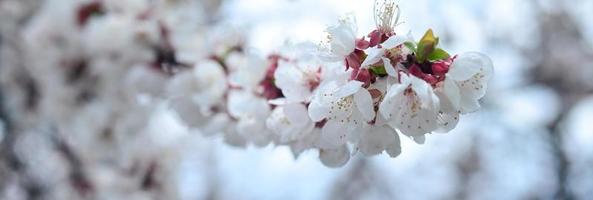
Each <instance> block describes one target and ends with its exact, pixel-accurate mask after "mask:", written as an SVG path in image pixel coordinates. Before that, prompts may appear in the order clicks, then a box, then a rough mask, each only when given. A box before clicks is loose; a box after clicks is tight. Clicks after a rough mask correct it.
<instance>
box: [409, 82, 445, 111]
mask: <svg viewBox="0 0 593 200" xmlns="http://www.w3.org/2000/svg"><path fill="white" fill-rule="evenodd" d="M410 80H411V86H412V90H414V92H415V93H416V95H417V96H418V98H420V102H421V105H422V107H423V108H427V109H433V108H435V107H437V106H438V97H436V94H434V91H433V89H432V86H430V84H428V83H427V82H426V81H424V80H422V79H419V78H416V77H410Z"/></svg>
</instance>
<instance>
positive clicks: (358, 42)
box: [168, 1, 493, 167]
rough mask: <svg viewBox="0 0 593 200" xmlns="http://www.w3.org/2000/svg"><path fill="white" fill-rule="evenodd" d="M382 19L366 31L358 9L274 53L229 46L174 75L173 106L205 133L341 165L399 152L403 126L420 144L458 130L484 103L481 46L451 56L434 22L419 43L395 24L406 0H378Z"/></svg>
mask: <svg viewBox="0 0 593 200" xmlns="http://www.w3.org/2000/svg"><path fill="white" fill-rule="evenodd" d="M376 3H377V4H376V7H375V9H376V10H375V15H376V16H375V17H376V18H375V21H376V24H377V27H376V29H375V30H373V31H371V32H370V33H369V34H368V36H367V37H358V36H357V35H356V33H357V31H358V30H357V27H356V22H355V20H354V18H353V17H345V18H343V19H342V20H340V21H339V23H338V24H337V25H334V26H330V27H328V28H327V30H326V32H327V38H326V39H327V40H325V41H323V42H322V43H321V44H320V45H318V46H315V45H310V44H300V45H294V46H291V47H288V48H287V49H285V50H282V51H280V52H279V53H276V54H273V55H270V56H268V57H267V58H266V59H263V58H262V57H260V56H258V55H256V54H253V53H251V52H246V51H244V50H243V48H240V47H232V48H228V50H227V51H224V52H222V53H220V54H218V55H214V56H210V57H208V58H205V59H204V60H202V61H198V62H197V63H198V64H196V65H195V66H194V67H193V68H191V69H190V70H185V71H182V72H180V73H179V74H177V75H176V76H174V77H173V80H172V81H170V84H169V87H168V92H169V93H168V94H169V95H171V97H172V98H171V105H172V108H173V109H175V110H176V111H177V112H178V113H179V116H180V117H181V119H182V120H183V121H185V122H186V123H187V124H189V125H191V126H192V127H195V128H198V129H199V130H201V131H202V132H203V133H204V134H216V133H221V134H223V135H224V138H225V141H227V142H228V143H229V144H232V145H238V146H243V145H246V144H255V145H258V146H264V145H268V144H270V143H274V144H276V145H288V146H290V148H291V149H292V151H293V153H294V154H295V156H296V155H298V154H300V153H301V152H303V151H304V150H307V149H319V157H320V160H321V162H322V163H323V164H325V165H327V166H330V167H339V166H342V165H344V164H345V163H347V161H348V160H349V158H350V156H351V155H353V154H355V153H358V152H360V153H361V154H363V155H366V156H371V155H376V154H379V153H382V152H383V151H385V152H387V154H389V155H390V156H392V157H395V156H398V155H399V154H400V152H401V148H400V139H399V136H398V135H399V134H403V135H405V136H408V137H410V138H412V139H413V140H414V141H416V142H417V143H423V142H424V141H425V136H426V134H430V133H433V132H441V133H445V132H448V131H450V130H452V129H453V128H454V127H455V126H456V125H457V122H458V121H459V116H460V114H466V113H470V112H474V111H476V110H478V109H479V107H480V105H479V100H480V98H482V97H483V96H484V95H485V92H486V88H487V82H488V80H489V79H490V77H491V75H492V71H493V66H492V62H491V60H490V59H489V58H488V57H487V56H485V55H483V54H480V53H474V52H472V53H465V54H461V55H454V56H452V55H450V54H449V53H447V52H446V51H445V50H443V49H441V48H439V47H438V43H439V39H438V38H437V37H435V36H434V35H433V32H432V30H428V31H427V32H426V34H425V35H424V36H423V37H422V38H421V39H420V40H419V41H415V40H414V39H413V38H412V37H411V36H410V34H408V35H407V36H401V35H399V34H396V33H395V32H394V27H395V26H396V25H397V23H398V20H399V7H398V6H397V5H395V4H394V3H393V1H386V2H381V1H378V2H376Z"/></svg>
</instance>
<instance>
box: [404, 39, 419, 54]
mask: <svg viewBox="0 0 593 200" xmlns="http://www.w3.org/2000/svg"><path fill="white" fill-rule="evenodd" d="M404 45H405V46H406V47H408V49H410V50H412V52H414V53H416V44H415V43H413V42H409V41H408V42H404Z"/></svg>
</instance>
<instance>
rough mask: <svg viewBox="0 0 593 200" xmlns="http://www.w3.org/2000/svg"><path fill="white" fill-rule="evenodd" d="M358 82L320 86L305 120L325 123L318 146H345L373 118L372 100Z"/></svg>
mask: <svg viewBox="0 0 593 200" xmlns="http://www.w3.org/2000/svg"><path fill="white" fill-rule="evenodd" d="M362 84H363V83H362V82H359V81H350V82H347V83H346V84H345V85H342V86H340V85H338V83H337V81H331V82H329V83H327V84H324V85H322V86H320V88H319V90H318V91H317V93H316V94H315V96H314V97H313V100H312V101H311V103H310V104H309V116H310V117H311V119H312V120H313V121H322V120H324V119H326V120H327V122H326V123H325V125H324V126H323V129H322V133H321V146H322V147H328V148H335V147H338V146H340V145H343V144H346V143H347V141H348V139H353V138H357V137H356V136H355V135H354V134H356V133H358V130H357V129H360V128H361V127H362V124H363V123H367V122H369V121H372V120H373V119H374V118H375V111H374V110H373V100H372V98H371V95H370V93H369V91H368V90H366V89H365V88H362Z"/></svg>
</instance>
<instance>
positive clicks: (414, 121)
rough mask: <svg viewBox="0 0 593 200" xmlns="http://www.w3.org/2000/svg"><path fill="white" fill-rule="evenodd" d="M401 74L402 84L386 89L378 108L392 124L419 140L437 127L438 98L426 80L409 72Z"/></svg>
mask: <svg viewBox="0 0 593 200" xmlns="http://www.w3.org/2000/svg"><path fill="white" fill-rule="evenodd" d="M400 78H401V84H395V85H393V86H391V88H390V89H389V90H388V91H387V94H386V95H385V98H384V99H383V102H381V104H380V106H379V112H381V115H383V117H384V118H385V119H386V120H387V123H388V124H389V125H390V126H391V127H393V128H396V129H398V130H400V131H401V132H402V134H404V135H407V136H410V137H413V138H414V140H416V142H419V143H422V142H423V141H424V134H425V133H430V132H432V131H434V130H435V129H436V128H437V113H438V109H439V99H438V97H437V95H436V94H435V93H434V91H433V89H432V87H431V86H430V85H429V84H428V83H426V82H425V81H423V80H421V79H419V78H416V77H415V76H410V75H402V76H401V77H400Z"/></svg>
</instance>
